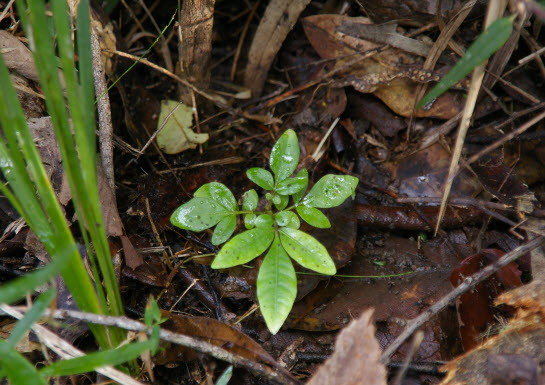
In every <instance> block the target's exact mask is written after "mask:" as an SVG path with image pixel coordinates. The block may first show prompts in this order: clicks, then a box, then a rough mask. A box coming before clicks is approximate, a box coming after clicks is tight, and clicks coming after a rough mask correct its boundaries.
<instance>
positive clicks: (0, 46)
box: [0, 31, 39, 82]
mask: <svg viewBox="0 0 545 385" xmlns="http://www.w3.org/2000/svg"><path fill="white" fill-rule="evenodd" d="M0 51H1V52H2V56H3V57H4V61H5V62H6V66H7V67H8V68H9V69H10V70H12V71H16V72H18V73H20V74H21V75H23V76H24V77H26V78H27V79H30V80H34V81H36V82H37V81H38V79H39V77H38V71H37V70H36V65H35V64H34V58H33V57H32V52H30V50H29V49H28V47H27V46H26V45H24V44H23V43H21V42H20V41H19V40H18V39H17V38H16V37H15V36H13V35H12V34H11V33H9V32H8V31H0Z"/></svg>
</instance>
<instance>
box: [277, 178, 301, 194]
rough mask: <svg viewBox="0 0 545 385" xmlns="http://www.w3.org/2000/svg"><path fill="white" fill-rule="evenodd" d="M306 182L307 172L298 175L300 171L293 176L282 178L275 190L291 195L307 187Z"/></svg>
mask: <svg viewBox="0 0 545 385" xmlns="http://www.w3.org/2000/svg"><path fill="white" fill-rule="evenodd" d="M307 184H308V173H307V175H304V174H302V175H300V173H298V174H297V175H296V176H294V177H293V178H287V179H284V180H283V181H282V182H280V183H278V186H277V187H276V192H277V193H278V194H282V195H292V194H295V193H297V192H299V191H301V190H302V189H304V188H305V187H307Z"/></svg>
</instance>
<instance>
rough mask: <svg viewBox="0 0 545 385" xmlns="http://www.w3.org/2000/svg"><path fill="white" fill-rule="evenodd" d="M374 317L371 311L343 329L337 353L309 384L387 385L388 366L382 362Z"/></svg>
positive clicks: (337, 345) (337, 344) (338, 340)
mask: <svg viewBox="0 0 545 385" xmlns="http://www.w3.org/2000/svg"><path fill="white" fill-rule="evenodd" d="M372 317H373V310H372V309H370V310H367V311H366V312H365V313H363V314H362V315H361V316H360V318H358V319H357V320H356V321H353V322H352V323H351V324H350V325H348V326H347V327H346V328H345V329H343V330H342V331H341V333H340V334H339V336H338V337H337V342H336V343H335V353H333V355H332V356H331V357H330V358H329V359H328V360H327V361H326V362H325V363H324V364H323V365H322V366H321V367H320V369H319V370H318V371H317V372H316V374H315V375H314V376H313V377H312V378H311V379H310V381H309V382H307V385H341V384H342V385H356V384H361V383H365V384H367V385H379V384H384V385H385V384H386V368H385V367H384V365H383V364H381V363H380V362H379V359H380V355H381V350H380V347H379V344H378V342H377V340H376V339H375V327H374V325H373V321H372Z"/></svg>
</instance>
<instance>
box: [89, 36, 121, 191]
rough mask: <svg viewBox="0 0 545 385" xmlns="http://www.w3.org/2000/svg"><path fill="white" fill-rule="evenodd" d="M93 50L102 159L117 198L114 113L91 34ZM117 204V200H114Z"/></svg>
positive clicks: (99, 56)
mask: <svg viewBox="0 0 545 385" xmlns="http://www.w3.org/2000/svg"><path fill="white" fill-rule="evenodd" d="M91 49H92V54H93V78H94V82H95V95H96V96H97V111H98V132H99V139H100V158H101V160H102V167H103V168H104V174H106V179H107V180H108V186H110V189H111V190H112V194H114V197H115V174H114V146H113V144H112V138H113V135H114V128H113V125H112V112H111V110H110V97H109V96H108V86H107V84H106V75H105V71H104V65H103V63H102V56H101V54H100V53H101V48H100V44H99V42H98V37H97V35H96V33H94V32H93V33H91ZM114 202H115V200H114Z"/></svg>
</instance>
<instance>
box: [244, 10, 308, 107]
mask: <svg viewBox="0 0 545 385" xmlns="http://www.w3.org/2000/svg"><path fill="white" fill-rule="evenodd" d="M308 3H310V0H271V1H270V2H269V4H268V5H267V9H266V10H265V14H264V15H263V18H262V19H261V22H260V23H259V27H258V28H257V31H256V33H255V36H254V39H253V41H252V45H251V47H250V51H249V54H248V64H247V65H246V72H245V79H244V85H245V86H246V87H247V88H248V89H250V90H251V92H252V97H254V98H256V97H258V96H259V95H260V94H261V91H262V90H263V85H264V84H265V80H266V79H267V74H268V73H269V69H270V68H271V65H272V62H273V60H274V58H275V56H276V54H277V52H278V50H279V49H280V47H281V46H282V43H283V42H284V39H285V38H286V36H288V33H289V31H291V29H292V28H293V26H294V25H295V22H296V21H297V19H298V18H299V15H300V14H301V12H303V10H304V9H305V7H306V6H307V4H308Z"/></svg>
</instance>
